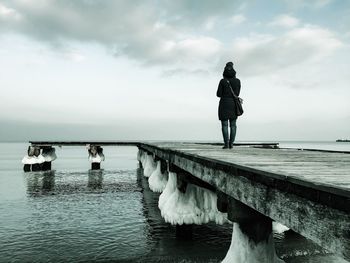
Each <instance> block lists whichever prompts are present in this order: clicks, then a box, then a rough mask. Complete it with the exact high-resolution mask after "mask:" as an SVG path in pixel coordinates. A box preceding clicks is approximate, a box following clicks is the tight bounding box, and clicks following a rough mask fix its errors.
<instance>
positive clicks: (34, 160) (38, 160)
mask: <svg viewBox="0 0 350 263" xmlns="http://www.w3.org/2000/svg"><path fill="white" fill-rule="evenodd" d="M44 162H45V158H44V156H42V155H41V154H40V155H39V156H35V155H34V156H29V155H27V156H24V157H23V159H22V163H23V164H42V163H44Z"/></svg>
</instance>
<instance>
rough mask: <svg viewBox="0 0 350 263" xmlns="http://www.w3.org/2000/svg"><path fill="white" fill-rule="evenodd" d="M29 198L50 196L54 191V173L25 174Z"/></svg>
mask: <svg viewBox="0 0 350 263" xmlns="http://www.w3.org/2000/svg"><path fill="white" fill-rule="evenodd" d="M26 181H27V194H28V195H29V196H33V197H35V196H41V195H51V194H52V193H53V192H54V189H55V171H54V170H52V171H46V172H31V173H26Z"/></svg>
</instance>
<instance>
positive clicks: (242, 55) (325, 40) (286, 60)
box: [228, 25, 343, 75]
mask: <svg viewBox="0 0 350 263" xmlns="http://www.w3.org/2000/svg"><path fill="white" fill-rule="evenodd" d="M342 46H343V43H342V42H341V41H340V40H339V39H338V38H337V37H336V36H335V35H334V34H333V33H332V32H331V31H329V30H327V29H323V28H320V27H317V26H311V25H308V26H304V27H300V28H295V29H292V30H290V31H288V32H286V33H285V34H282V35H277V36H275V35H254V34H253V35H250V36H248V37H244V38H239V39H236V40H235V41H234V43H233V46H232V49H231V50H229V51H228V55H231V56H233V57H234V58H235V59H237V61H239V64H240V67H241V68H242V72H243V73H244V74H246V75H254V74H261V73H267V72H269V73H272V72H274V71H278V70H280V69H283V68H287V67H290V66H293V65H297V64H301V63H303V62H306V61H315V62H317V61H320V60H322V59H323V58H325V57H327V56H328V55H330V54H332V53H333V52H335V51H336V50H337V49H339V48H340V47H342Z"/></svg>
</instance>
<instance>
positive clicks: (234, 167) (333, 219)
mask: <svg viewBox="0 0 350 263" xmlns="http://www.w3.org/2000/svg"><path fill="white" fill-rule="evenodd" d="M30 143H31V144H32V145H36V146H39V147H42V148H45V147H47V146H54V145H63V146H72V145H75V146H76V145H80V146H83V145H86V144H92V145H100V146H104V145H106V146H116V145H119V146H130V145H133V146H137V147H138V148H139V149H141V150H143V151H147V152H148V153H151V154H153V155H154V156H155V157H157V158H158V159H161V160H165V161H167V162H168V163H169V164H170V165H171V166H172V167H175V168H176V169H180V170H179V171H180V172H181V171H184V172H186V173H187V174H188V175H189V176H188V177H195V178H197V179H196V180H200V181H201V182H204V183H206V184H207V185H210V186H211V189H213V190H214V191H217V192H218V193H219V194H220V195H221V193H223V194H226V195H227V197H228V198H231V199H230V200H237V201H239V202H241V203H243V204H245V205H246V206H248V207H250V209H254V210H255V211H258V212H259V213H261V214H263V215H265V216H267V217H269V218H271V219H272V220H276V221H278V222H280V223H282V224H284V225H286V226H288V227H289V228H291V229H293V230H294V231H296V232H298V233H300V234H302V235H303V236H305V237H307V238H310V239H311V240H313V241H315V242H316V243H318V244H319V245H321V246H322V247H324V248H327V249H329V250H330V251H333V252H335V253H337V254H339V255H341V256H343V257H344V258H346V259H348V260H349V259H350V154H349V153H344V152H330V151H315V150H312V151H308V150H297V149H276V146H277V144H273V143H272V144H259V143H253V144H240V146H235V147H233V149H225V150H224V149H222V148H221V145H217V144H204V143H188V142H182V143H181V142H174V143H165V142H152V143H150V142H138V141H128V142H123V141H102V142H101V141H70V142H67V141H56V142H53V141H46V142H45V141H40V142H39V141H32V142H30ZM248 145H250V146H248ZM185 179H186V178H185ZM233 202H234V201H233ZM235 202H236V201H235ZM229 205H230V202H229ZM233 210H234V209H233ZM233 210H232V211H231V210H229V216H230V211H231V213H235V211H233Z"/></svg>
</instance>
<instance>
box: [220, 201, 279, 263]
mask: <svg viewBox="0 0 350 263" xmlns="http://www.w3.org/2000/svg"><path fill="white" fill-rule="evenodd" d="M228 219H229V220H230V221H232V222H234V223H236V224H238V228H237V225H236V226H235V225H234V227H233V229H234V230H233V231H234V232H233V233H232V241H231V247H230V249H229V251H228V254H227V255H226V257H225V259H224V260H223V263H228V262H231V261H232V258H235V259H236V260H243V259H245V260H247V259H248V261H247V262H250V261H254V262H257V261H256V260H258V261H259V262H264V263H267V262H283V261H281V260H280V259H278V257H277V256H276V252H275V246H274V241H273V235H272V220H271V218H269V217H267V216H265V215H263V214H261V213H259V212H257V211H256V210H254V209H252V208H250V207H248V206H247V205H245V204H243V203H241V202H239V201H237V200H235V199H233V198H229V199H228ZM240 244H245V245H244V246H242V245H240ZM239 257H242V258H239Z"/></svg>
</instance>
